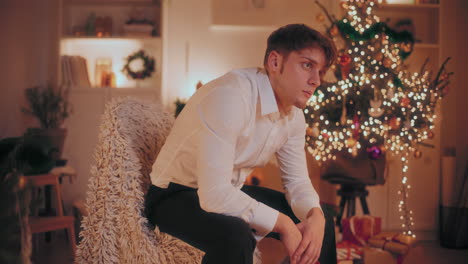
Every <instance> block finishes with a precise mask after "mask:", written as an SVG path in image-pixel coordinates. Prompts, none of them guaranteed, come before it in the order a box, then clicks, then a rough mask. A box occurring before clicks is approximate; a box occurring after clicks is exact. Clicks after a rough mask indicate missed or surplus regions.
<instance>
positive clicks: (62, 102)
mask: <svg viewBox="0 0 468 264" xmlns="http://www.w3.org/2000/svg"><path fill="white" fill-rule="evenodd" d="M68 92H69V91H68V89H63V88H62V87H59V88H57V89H55V88H54V87H53V86H52V85H48V86H47V87H41V86H35V87H31V88H28V89H26V91H25V96H26V99H27V102H28V108H24V107H23V108H22V111H23V113H26V114H29V115H32V116H34V117H35V118H37V119H38V120H39V122H40V124H41V127H42V128H45V129H47V128H59V127H60V126H61V125H62V124H63V122H64V121H65V119H66V118H67V117H69V116H70V114H71V112H72V108H71V105H70V103H69V101H68Z"/></svg>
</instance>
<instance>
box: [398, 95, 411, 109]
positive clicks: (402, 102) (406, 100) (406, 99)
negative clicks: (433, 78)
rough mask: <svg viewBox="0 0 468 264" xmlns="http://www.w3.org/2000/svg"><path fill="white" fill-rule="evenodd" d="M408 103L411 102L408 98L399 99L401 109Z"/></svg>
mask: <svg viewBox="0 0 468 264" xmlns="http://www.w3.org/2000/svg"><path fill="white" fill-rule="evenodd" d="M410 102H411V100H410V99H409V98H408V97H403V98H402V99H401V102H400V105H401V106H403V107H408V105H409V104H410Z"/></svg>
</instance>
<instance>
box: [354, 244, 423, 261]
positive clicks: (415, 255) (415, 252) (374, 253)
mask: <svg viewBox="0 0 468 264" xmlns="http://www.w3.org/2000/svg"><path fill="white" fill-rule="evenodd" d="M423 255H424V250H423V248H422V247H421V246H415V247H414V248H411V250H410V251H409V252H408V253H407V254H406V255H398V254H393V253H391V252H389V251H386V250H383V249H380V248H372V247H365V248H363V249H362V260H363V263H364V264H383V263H385V264H414V263H421V258H422V257H423Z"/></svg>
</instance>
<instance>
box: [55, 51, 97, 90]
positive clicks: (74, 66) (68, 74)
mask: <svg viewBox="0 0 468 264" xmlns="http://www.w3.org/2000/svg"><path fill="white" fill-rule="evenodd" d="M61 64H62V84H63V85H65V86H79V87H91V82H90V80H89V75H88V66H87V63H86V59H85V58H83V57H81V56H67V55H63V56H62V58H61Z"/></svg>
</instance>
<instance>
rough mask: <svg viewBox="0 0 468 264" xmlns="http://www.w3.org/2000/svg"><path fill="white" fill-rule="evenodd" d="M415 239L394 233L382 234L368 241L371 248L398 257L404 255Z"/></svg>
mask: <svg viewBox="0 0 468 264" xmlns="http://www.w3.org/2000/svg"><path fill="white" fill-rule="evenodd" d="M415 240H416V239H415V238H414V237H412V236H408V235H403V234H400V233H396V232H382V233H379V234H378V235H376V236H373V237H372V238H370V239H369V240H368V243H369V245H370V246H372V247H376V248H380V249H383V250H386V251H389V252H391V253H394V254H398V255H406V254H407V253H408V251H409V249H410V247H411V246H412V245H413V244H414V242H415Z"/></svg>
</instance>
